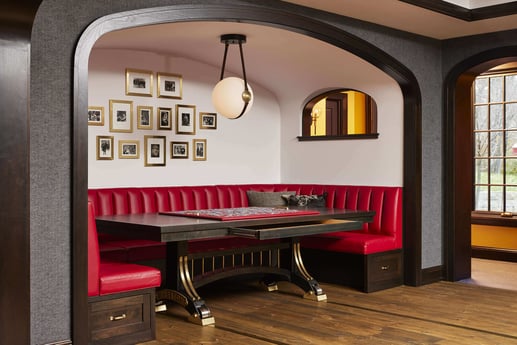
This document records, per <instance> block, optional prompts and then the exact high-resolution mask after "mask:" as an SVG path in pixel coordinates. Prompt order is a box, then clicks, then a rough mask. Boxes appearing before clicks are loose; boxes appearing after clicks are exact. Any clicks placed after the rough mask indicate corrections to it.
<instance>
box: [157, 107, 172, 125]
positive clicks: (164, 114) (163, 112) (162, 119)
mask: <svg viewBox="0 0 517 345" xmlns="http://www.w3.org/2000/svg"><path fill="white" fill-rule="evenodd" d="M158 129H172V108H158Z"/></svg>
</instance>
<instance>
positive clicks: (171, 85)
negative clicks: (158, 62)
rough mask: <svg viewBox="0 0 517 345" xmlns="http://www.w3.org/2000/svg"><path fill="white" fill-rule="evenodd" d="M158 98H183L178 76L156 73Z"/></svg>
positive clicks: (181, 82) (180, 78)
mask: <svg viewBox="0 0 517 345" xmlns="http://www.w3.org/2000/svg"><path fill="white" fill-rule="evenodd" d="M157 74H158V97H162V98H175V99H181V98H182V97H183V81H182V79H183V78H182V77H181V75H179V74H168V73H161V72H158V73H157Z"/></svg>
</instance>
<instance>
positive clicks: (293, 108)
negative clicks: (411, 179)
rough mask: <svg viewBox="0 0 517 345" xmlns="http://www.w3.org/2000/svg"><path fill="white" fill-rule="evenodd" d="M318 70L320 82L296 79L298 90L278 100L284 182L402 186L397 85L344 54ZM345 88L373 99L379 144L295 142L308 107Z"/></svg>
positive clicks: (400, 105)
mask: <svg viewBox="0 0 517 345" xmlns="http://www.w3.org/2000/svg"><path fill="white" fill-rule="evenodd" d="M328 55H330V54H328ZM318 68H319V76H318V77H317V78H314V77H313V78H312V79H310V80H304V76H303V75H298V76H296V78H299V80H297V81H295V82H296V84H297V85H299V87H298V88H297V89H296V90H294V92H291V94H285V95H284V97H282V98H280V99H279V103H280V104H281V108H280V109H281V112H282V133H281V138H282V139H281V147H282V160H281V161H282V167H281V171H282V181H283V182H292V183H322V184H352V185H379V186H402V183H403V99H402V93H401V91H400V87H399V86H398V84H397V83H396V82H395V81H394V80H393V79H392V78H390V77H389V76H387V75H386V74H385V73H383V72H382V71H380V70H379V69H377V68H376V67H374V66H372V65H370V64H369V63H366V62H365V61H363V60H361V59H359V58H357V57H356V56H352V55H350V54H348V53H343V57H342V59H341V60H340V61H336V62H333V63H321V64H319V66H318ZM293 77H294V76H293ZM344 87H345V88H350V89H355V90H358V91H362V92H364V93H367V94H369V95H370V96H372V97H373V99H374V100H375V102H376V103H377V111H378V114H377V120H378V125H377V126H378V127H377V128H378V132H379V138H378V139H368V140H367V139H360V140H336V141H305V142H299V141H298V139H297V138H296V137H297V136H299V135H300V134H301V126H302V121H301V114H302V109H303V107H304V105H305V103H306V102H307V101H308V100H309V99H310V98H312V97H313V96H315V95H316V94H317V93H321V92H323V91H326V90H327V89H328V88H336V89H338V88H344ZM315 90H316V91H315ZM317 90H320V91H319V92H318V91H317Z"/></svg>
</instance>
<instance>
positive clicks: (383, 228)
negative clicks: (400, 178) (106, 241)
mask: <svg viewBox="0 0 517 345" xmlns="http://www.w3.org/2000/svg"><path fill="white" fill-rule="evenodd" d="M248 190H256V191H263V192H281V191H295V192H296V194H304V195H309V194H323V193H324V192H326V193H327V206H328V207H334V208H346V209H351V210H373V211H375V218H374V221H373V222H371V223H365V224H364V227H363V231H364V232H367V233H372V234H383V235H389V236H395V237H396V241H397V244H398V245H400V246H402V187H384V186H347V185H321V184H242V185H210V186H172V187H132V188H103V189H90V190H89V191H88V200H89V201H90V202H92V204H93V205H94V211H95V213H96V214H99V215H112V214H128V213H151V212H160V211H178V210H189V209H190V210H193V209H206V208H227V207H245V206H248V197H247V194H246V191H248Z"/></svg>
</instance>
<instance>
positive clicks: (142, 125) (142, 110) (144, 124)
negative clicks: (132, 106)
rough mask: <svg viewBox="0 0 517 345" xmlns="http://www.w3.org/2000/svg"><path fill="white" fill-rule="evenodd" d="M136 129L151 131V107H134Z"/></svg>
mask: <svg viewBox="0 0 517 345" xmlns="http://www.w3.org/2000/svg"><path fill="white" fill-rule="evenodd" d="M136 127H137V128H138V129H153V107H149V106H146V105H139V106H137V107H136Z"/></svg>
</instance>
